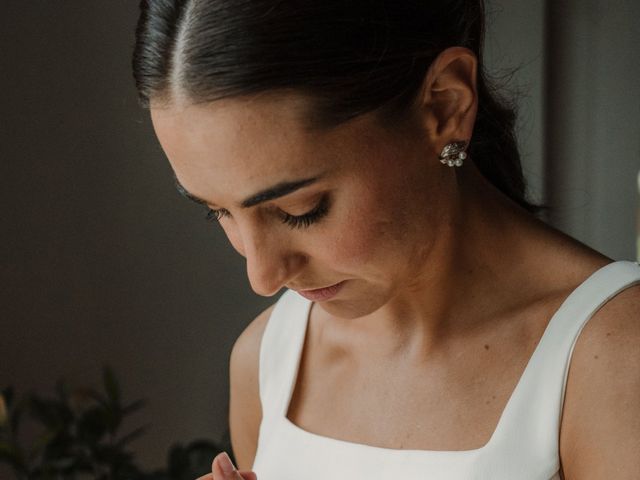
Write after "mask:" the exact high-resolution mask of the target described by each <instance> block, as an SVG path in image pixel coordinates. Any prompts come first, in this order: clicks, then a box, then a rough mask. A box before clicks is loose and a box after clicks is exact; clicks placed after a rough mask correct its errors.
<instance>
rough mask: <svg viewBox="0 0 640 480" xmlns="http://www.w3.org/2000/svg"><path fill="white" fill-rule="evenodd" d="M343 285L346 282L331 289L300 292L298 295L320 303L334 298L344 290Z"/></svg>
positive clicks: (332, 286)
mask: <svg viewBox="0 0 640 480" xmlns="http://www.w3.org/2000/svg"><path fill="white" fill-rule="evenodd" d="M343 285H344V280H343V281H342V282H339V283H336V284H335V285H331V286H330V287H324V288H316V289H314V290H298V293H299V294H300V295H302V296H303V297H304V298H306V299H307V300H312V301H315V302H318V301H323V300H329V299H330V298H333V297H334V296H335V295H336V294H337V293H338V292H339V291H340V290H341V289H342V286H343Z"/></svg>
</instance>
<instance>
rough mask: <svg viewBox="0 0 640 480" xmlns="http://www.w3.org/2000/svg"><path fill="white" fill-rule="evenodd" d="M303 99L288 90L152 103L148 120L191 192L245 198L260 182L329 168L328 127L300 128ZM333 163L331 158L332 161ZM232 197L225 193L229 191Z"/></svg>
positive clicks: (304, 106) (304, 108)
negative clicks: (208, 100) (201, 101)
mask: <svg viewBox="0 0 640 480" xmlns="http://www.w3.org/2000/svg"><path fill="white" fill-rule="evenodd" d="M308 105H309V104H308V102H307V101H305V100H304V99H302V98H300V97H294V96H284V97H283V96H278V97H276V96H266V95H265V96H258V97H254V98H249V99H223V100H218V101H215V102H212V103H208V104H201V105H194V104H189V105H171V106H168V107H167V106H162V107H154V105H153V104H152V106H151V120H152V123H153V127H154V129H155V132H156V135H157V137H158V140H159V141H160V144H161V146H162V148H163V150H164V151H165V153H166V155H167V157H168V159H169V162H170V163H171V165H172V167H173V169H174V172H175V174H176V176H177V177H178V180H179V181H180V183H181V184H182V185H184V187H185V188H186V189H187V190H189V191H190V192H191V193H193V194H195V195H198V196H202V197H204V198H211V197H212V196H214V195H215V196H216V198H220V197H221V196H224V195H227V194H229V193H231V192H233V197H234V198H238V197H243V195H244V194H250V193H252V192H254V191H256V190H259V189H260V188H262V187H264V186H265V185H270V184H273V183H277V182H281V181H283V180H287V179H288V178H289V177H290V178H300V177H303V176H309V175H310V174H311V175H313V174H315V173H316V170H320V169H322V170H325V171H326V170H327V169H328V168H332V167H334V165H331V163H332V162H334V161H335V160H336V155H332V154H329V150H330V148H329V147H328V146H327V142H329V143H335V145H334V147H336V148H339V147H338V144H340V143H341V142H337V143H336V142H331V141H330V140H329V139H328V138H327V134H326V133H320V132H312V131H310V130H308V129H307V128H305V122H304V115H305V113H306V111H307V109H308ZM335 166H337V165H335ZM230 198H231V197H230Z"/></svg>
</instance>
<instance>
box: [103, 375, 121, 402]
mask: <svg viewBox="0 0 640 480" xmlns="http://www.w3.org/2000/svg"><path fill="white" fill-rule="evenodd" d="M102 380H103V383H104V389H105V391H106V392H107V397H108V398H109V400H111V403H113V404H114V405H119V404H120V386H119V385H118V382H117V380H116V376H115V374H114V373H113V370H112V369H111V368H110V367H109V366H105V367H104V368H103V369H102Z"/></svg>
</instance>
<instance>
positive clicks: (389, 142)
mask: <svg viewBox="0 0 640 480" xmlns="http://www.w3.org/2000/svg"><path fill="white" fill-rule="evenodd" d="M483 21H484V12H483V4H482V1H478V0H476V1H471V0H469V1H435V0H434V1H428V0H423V1H406V2H392V1H384V0H375V1H374V0H369V1H367V2H359V1H353V2H344V1H343V0H325V1H322V2H318V1H305V0H297V1H289V2H283V1H277V0H252V1H250V2H249V1H241V0H233V1H232V0H209V1H204V0H183V1H178V0H153V1H149V0H147V1H142V2H141V16H140V20H139V24H138V29H137V38H136V49H135V53H134V75H135V78H136V83H137V88H138V91H139V94H140V99H141V101H142V103H143V105H145V106H148V107H149V108H150V112H151V119H152V122H153V125H154V128H155V132H156V134H157V136H158V139H159V141H160V143H161V145H162V147H163V149H164V151H165V153H166V154H167V157H168V159H169V161H170V163H171V166H172V168H173V170H174V173H175V177H176V183H177V186H178V189H179V190H180V191H181V192H182V193H183V194H184V195H185V196H187V197H188V198H191V199H192V200H194V201H196V202H197V203H200V204H203V205H205V206H206V207H207V208H208V211H209V213H208V217H209V218H210V219H212V220H214V221H218V222H219V223H220V225H221V227H222V228H223V229H224V231H225V233H226V234H227V236H228V238H229V240H230V242H231V243H232V245H233V247H234V248H235V249H236V250H237V251H238V252H239V253H240V254H241V255H242V256H244V257H245V258H246V262H247V272H248V276H249V281H250V283H251V286H252V288H253V290H254V291H255V292H256V293H257V294H259V295H264V296H272V295H275V294H276V293H277V292H279V291H280V290H281V289H282V288H283V287H285V288H286V291H285V293H284V294H283V295H282V296H281V297H280V299H279V300H278V301H277V303H276V304H275V305H274V306H272V307H271V308H269V309H267V310H266V311H265V312H263V313H262V314H261V315H259V316H258V317H257V318H256V319H255V320H254V321H253V322H252V323H251V324H250V325H249V326H248V327H247V328H246V330H245V331H244V332H243V333H242V335H241V336H240V337H239V338H238V340H237V341H236V343H235V345H234V348H233V351H232V354H231V360H230V362H231V366H230V375H231V379H230V383H231V393H230V414H229V415H230V417H229V420H230V428H231V440H232V445H233V450H234V453H235V458H236V460H237V463H238V465H237V468H238V469H239V470H235V467H234V466H233V465H231V464H230V463H229V461H228V456H227V455H226V454H221V455H218V456H217V457H216V458H215V459H214V461H213V465H212V473H211V474H209V475H208V476H207V478H214V479H215V480H221V479H236V480H237V479H241V478H244V479H249V478H256V475H257V478H258V479H259V480H276V479H277V480H287V479H308V480H315V479H320V478H322V479H327V478H331V479H355V478H362V479H395V478H425V479H427V478H428V479H480V478H482V479H491V480H501V479H505V480H506V479H509V480H513V479H516V478H518V479H524V478H527V479H536V480H538V479H539V480H543V479H544V480H547V479H550V478H554V479H556V478H566V479H580V480H589V479H601V478H612V477H613V476H614V475H615V478H617V479H621V478H636V477H637V474H638V472H639V471H640V460H639V458H640V455H638V453H639V446H640V410H639V409H638V402H637V398H638V396H639V395H640V379H639V378H640V376H639V373H638V372H639V371H640V354H639V350H640V349H638V348H637V346H638V342H639V340H640V322H638V316H639V315H640V287H639V286H638V285H637V283H639V282H640V267H639V266H638V265H637V264H636V263H632V262H624V261H619V262H614V261H613V260H612V259H610V258H607V257H606V256H604V255H602V254H600V253H598V252H596V251H594V250H592V249H590V248H588V247H587V246H585V245H583V244H581V243H579V242H578V241H576V240H574V239H572V238H570V237H568V236H566V235H564V234H562V233H561V232H559V231H557V230H555V229H553V228H551V227H549V226H547V225H546V224H545V223H543V222H542V221H540V220H539V219H537V218H536V215H535V214H536V213H537V212H539V211H540V207H537V206H535V205H533V204H531V203H529V202H528V201H527V200H526V197H525V183H524V180H523V178H522V171H521V166H520V160H519V156H518V150H517V146H516V141H515V138H514V132H513V127H514V113H513V111H512V110H511V109H509V108H508V107H506V106H505V105H504V104H503V103H501V101H500V100H499V98H498V97H497V96H496V94H495V93H494V91H493V90H492V88H491V86H490V85H489V84H488V82H487V80H486V78H485V75H484V73H483V67H482V37H483ZM587 320H589V321H588V323H587ZM569 367H571V368H569Z"/></svg>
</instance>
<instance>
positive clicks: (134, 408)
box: [122, 400, 147, 415]
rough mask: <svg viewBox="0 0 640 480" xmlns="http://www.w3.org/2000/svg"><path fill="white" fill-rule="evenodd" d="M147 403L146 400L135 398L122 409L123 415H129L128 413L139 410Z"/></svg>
mask: <svg viewBox="0 0 640 480" xmlns="http://www.w3.org/2000/svg"><path fill="white" fill-rule="evenodd" d="M146 404H147V401H146V400H136V401H135V402H132V403H130V404H129V405H127V406H126V407H124V408H123V409H122V414H123V415H129V414H130V413H133V412H136V411H138V410H140V409H141V408H142V407H144V406H145V405H146Z"/></svg>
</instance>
